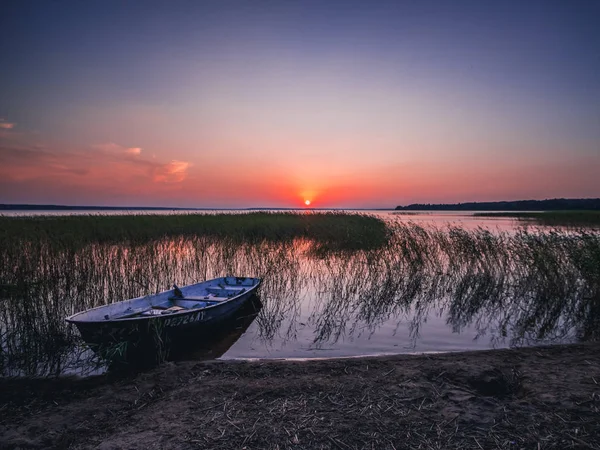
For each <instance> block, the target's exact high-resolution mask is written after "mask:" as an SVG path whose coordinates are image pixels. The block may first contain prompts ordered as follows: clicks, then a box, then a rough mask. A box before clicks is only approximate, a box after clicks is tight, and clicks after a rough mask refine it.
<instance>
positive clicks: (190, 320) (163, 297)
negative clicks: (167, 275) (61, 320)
mask: <svg viewBox="0 0 600 450" xmlns="http://www.w3.org/2000/svg"><path fill="white" fill-rule="evenodd" d="M260 282H261V280H260V279H259V278H249V277H221V278H215V279H214V280H208V281H204V282H202V283H197V284H192V285H189V286H185V287H181V288H179V287H177V286H173V289H171V290H168V291H164V292H161V293H158V294H154V295H147V296H143V297H138V298H134V299H130V300H124V301H120V302H116V303H112V304H109V305H104V306H100V307H97V308H92V309H88V310H86V311H82V312H79V313H76V314H73V315H72V316H69V317H67V318H66V321H67V322H69V323H72V324H74V325H75V326H77V328H78V330H79V332H80V334H81V337H82V338H83V340H84V341H85V342H87V343H88V344H91V346H92V348H94V347H99V346H101V347H104V348H106V347H107V346H111V345H115V344H121V343H127V344H129V349H128V353H129V354H131V353H132V349H133V350H135V348H138V349H139V350H141V349H145V350H148V348H150V349H154V348H156V347H157V346H159V347H161V348H164V347H165V346H166V345H167V344H168V345H178V344H179V343H186V342H187V343H189V340H190V339H193V338H194V336H197V335H198V334H199V333H200V332H202V331H205V330H206V329H210V328H212V327H213V326H214V325H215V324H218V323H220V322H221V321H222V320H226V319H228V318H230V317H231V316H233V315H234V314H235V313H236V311H237V310H238V309H239V308H240V307H241V306H242V305H243V304H244V303H245V302H246V301H247V300H248V299H249V298H250V297H252V296H253V295H255V294H256V290H257V288H258V287H259V285H260Z"/></svg>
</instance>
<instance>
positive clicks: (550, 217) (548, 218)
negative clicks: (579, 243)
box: [473, 211, 600, 227]
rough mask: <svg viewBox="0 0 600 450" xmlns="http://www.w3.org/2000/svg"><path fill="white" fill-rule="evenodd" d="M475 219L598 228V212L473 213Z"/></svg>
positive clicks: (599, 216)
mask: <svg viewBox="0 0 600 450" xmlns="http://www.w3.org/2000/svg"><path fill="white" fill-rule="evenodd" d="M473 215H474V216H475V217H508V218H513V219H519V220H523V221H534V222H535V223H537V224H539V225H549V226H591V227H595V226H600V211H541V212H490V213H475V214H473Z"/></svg>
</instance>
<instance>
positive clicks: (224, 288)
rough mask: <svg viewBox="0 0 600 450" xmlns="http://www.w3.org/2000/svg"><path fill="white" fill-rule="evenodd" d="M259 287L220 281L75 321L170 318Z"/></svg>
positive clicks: (129, 302)
mask: <svg viewBox="0 0 600 450" xmlns="http://www.w3.org/2000/svg"><path fill="white" fill-rule="evenodd" d="M258 283H260V280H259V279H258V278H243V277H223V278H217V279H215V280H211V281H207V282H204V283H198V284H193V285H190V286H185V287H182V288H179V287H177V286H173V289H172V290H170V291H166V292H162V293H160V294H156V295H150V296H145V297H140V298H136V299H131V300H126V301H123V302H117V303H112V304H110V305H106V306H103V307H101V308H96V309H93V310H89V311H85V312H83V313H80V314H78V319H79V320H83V321H87V320H102V321H104V320H120V319H132V318H136V317H146V316H157V315H164V314H174V313H179V312H185V311H190V310H197V309H202V308H207V307H210V306H214V305H218V304H219V303H221V302H225V301H227V300H230V299H232V298H234V297H237V296H239V295H241V294H243V293H244V292H246V291H247V290H250V289H251V288H252V287H253V286H256V285H257V284H258Z"/></svg>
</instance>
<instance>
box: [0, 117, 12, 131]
mask: <svg viewBox="0 0 600 450" xmlns="http://www.w3.org/2000/svg"><path fill="white" fill-rule="evenodd" d="M15 125H16V124H15V123H11V122H7V121H6V120H4V119H0V129H2V130H12V129H13V128H14V127H15Z"/></svg>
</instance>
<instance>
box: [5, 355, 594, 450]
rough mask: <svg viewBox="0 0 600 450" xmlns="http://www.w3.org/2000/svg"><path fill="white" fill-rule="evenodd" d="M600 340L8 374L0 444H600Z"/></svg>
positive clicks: (342, 446)
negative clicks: (90, 374)
mask: <svg viewBox="0 0 600 450" xmlns="http://www.w3.org/2000/svg"><path fill="white" fill-rule="evenodd" d="M599 351H600V345H599V344H586V345H572V346H556V347H546V348H526V349H519V350H494V351H483V352H468V353H454V354H439V355H423V356H394V357H379V358H364V359H338V360H324V361H305V362H289V361H288V362H286V361H258V362H219V361H214V362H204V363H195V362H184V363H169V364H166V365H165V366H162V367H160V368H158V369H155V370H153V371H150V372H147V373H143V374H139V375H137V376H135V377H129V378H127V379H111V378H110V377H102V378H99V379H94V380H79V381H77V380H68V379H67V380H37V381H24V380H10V381H6V380H4V381H1V382H0V389H1V390H0V448H99V449H121V448H131V449H138V448H139V449H162V448H184V449H187V448H190V449H192V448H211V449H241V448H247V449H255V448H272V449H276V448H279V449H283V448H294V449H300V448H330V449H354V448H375V449H384V448H389V449H394V448H395V449H400V448H415V449H417V448H419V449H442V448H444V449H445V448H461V449H464V448H473V449H482V448H483V449H488V448H492V449H493V448H506V449H521V448H523V449H538V448H539V449H567V448H588V449H589V448H592V449H593V448H600V412H599V409H600V353H599Z"/></svg>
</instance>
